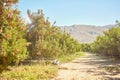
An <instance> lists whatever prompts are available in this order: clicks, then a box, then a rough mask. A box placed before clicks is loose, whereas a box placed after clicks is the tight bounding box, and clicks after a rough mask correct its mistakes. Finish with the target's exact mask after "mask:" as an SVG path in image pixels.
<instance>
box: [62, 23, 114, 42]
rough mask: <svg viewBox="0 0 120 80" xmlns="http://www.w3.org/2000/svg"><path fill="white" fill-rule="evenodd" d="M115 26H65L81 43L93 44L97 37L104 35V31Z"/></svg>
mask: <svg viewBox="0 0 120 80" xmlns="http://www.w3.org/2000/svg"><path fill="white" fill-rule="evenodd" d="M112 26H113V25H107V26H92V25H72V26H64V27H62V29H65V30H66V32H68V33H69V34H70V35H71V36H72V37H73V38H74V39H76V40H78V41H79V42H81V43H90V42H93V41H94V40H95V39H96V37H97V36H98V35H100V34H102V33H103V32H104V31H106V30H108V29H109V28H111V27H112Z"/></svg>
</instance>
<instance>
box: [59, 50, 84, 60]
mask: <svg viewBox="0 0 120 80" xmlns="http://www.w3.org/2000/svg"><path fill="white" fill-rule="evenodd" d="M83 55H84V52H76V53H74V54H68V55H63V56H60V57H59V60H60V62H70V61H72V60H74V59H76V58H79V57H80V56H83Z"/></svg>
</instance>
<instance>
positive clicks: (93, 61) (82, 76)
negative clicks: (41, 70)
mask: <svg viewBox="0 0 120 80" xmlns="http://www.w3.org/2000/svg"><path fill="white" fill-rule="evenodd" d="M117 66H120V63H119V62H115V61H110V60H107V59H105V58H102V57H100V56H96V55H94V54H90V53H86V55H85V56H83V57H80V58H78V59H76V60H73V61H72V62H69V63H63V64H60V65H59V71H58V76H57V77H56V78H54V79H52V80H120V67H119V69H118V70H117V68H116V67H117ZM112 69H115V70H112Z"/></svg>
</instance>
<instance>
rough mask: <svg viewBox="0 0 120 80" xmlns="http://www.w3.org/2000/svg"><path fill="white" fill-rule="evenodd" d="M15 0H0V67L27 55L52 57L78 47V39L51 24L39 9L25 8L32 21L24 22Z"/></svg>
mask: <svg viewBox="0 0 120 80" xmlns="http://www.w3.org/2000/svg"><path fill="white" fill-rule="evenodd" d="M17 2H18V0H0V11H1V12H0V69H5V68H6V67H7V66H8V65H11V64H12V63H16V64H18V63H19V61H21V60H24V59H26V58H32V59H54V58H57V57H59V56H60V55H66V54H73V53H74V52H77V51H79V50H80V45H79V43H78V42H77V41H76V40H74V39H73V38H71V36H70V35H69V34H67V33H66V32H65V31H62V30H61V29H60V28H59V27H57V26H55V23H54V24H52V25H51V24H50V22H49V20H48V19H45V17H44V14H43V12H42V10H38V12H35V13H31V12H30V10H28V11H27V13H28V16H29V19H30V20H31V23H29V24H27V25H26V24H25V21H23V19H22V18H21V17H20V11H19V10H18V9H17V8H15V7H13V6H12V5H13V4H16V3H17ZM29 43H30V44H29Z"/></svg>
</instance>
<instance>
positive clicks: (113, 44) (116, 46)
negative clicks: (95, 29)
mask: <svg viewBox="0 0 120 80" xmlns="http://www.w3.org/2000/svg"><path fill="white" fill-rule="evenodd" d="M91 51H92V52H94V53H98V54H100V55H105V56H108V57H113V58H116V59H119V58H120V24H119V23H118V25H117V26H116V27H113V28H111V29H109V30H108V31H106V32H104V34H103V35H100V36H98V37H97V39H96V41H95V42H94V43H92V44H91Z"/></svg>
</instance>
